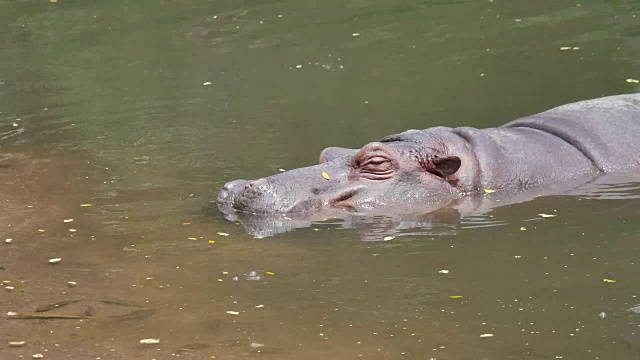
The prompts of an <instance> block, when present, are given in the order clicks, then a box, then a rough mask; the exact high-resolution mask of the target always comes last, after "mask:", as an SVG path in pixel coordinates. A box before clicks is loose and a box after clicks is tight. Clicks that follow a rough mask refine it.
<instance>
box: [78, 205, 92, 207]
mask: <svg viewBox="0 0 640 360" xmlns="http://www.w3.org/2000/svg"><path fill="white" fill-rule="evenodd" d="M80 206H82V207H89V206H93V204H80Z"/></svg>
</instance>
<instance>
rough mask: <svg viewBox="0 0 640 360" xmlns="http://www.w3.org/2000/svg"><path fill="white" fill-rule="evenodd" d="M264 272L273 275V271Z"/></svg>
mask: <svg viewBox="0 0 640 360" xmlns="http://www.w3.org/2000/svg"><path fill="white" fill-rule="evenodd" d="M265 274H267V275H275V273H273V272H271V271H267V272H266V273H265Z"/></svg>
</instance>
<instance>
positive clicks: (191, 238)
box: [187, 237, 198, 240]
mask: <svg viewBox="0 0 640 360" xmlns="http://www.w3.org/2000/svg"><path fill="white" fill-rule="evenodd" d="M187 239H189V240H198V238H194V237H190V238H187Z"/></svg>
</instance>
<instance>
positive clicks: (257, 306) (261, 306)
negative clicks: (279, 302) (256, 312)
mask: <svg viewBox="0 0 640 360" xmlns="http://www.w3.org/2000/svg"><path fill="white" fill-rule="evenodd" d="M254 307H255V308H263V307H264V305H262V304H260V305H256V306H254Z"/></svg>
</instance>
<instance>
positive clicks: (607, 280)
mask: <svg viewBox="0 0 640 360" xmlns="http://www.w3.org/2000/svg"><path fill="white" fill-rule="evenodd" d="M602 281H604V282H606V283H614V282H617V281H616V280H613V279H602Z"/></svg>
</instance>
